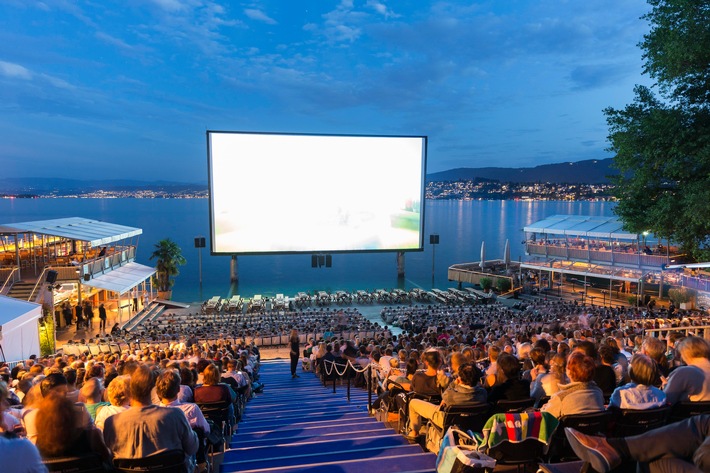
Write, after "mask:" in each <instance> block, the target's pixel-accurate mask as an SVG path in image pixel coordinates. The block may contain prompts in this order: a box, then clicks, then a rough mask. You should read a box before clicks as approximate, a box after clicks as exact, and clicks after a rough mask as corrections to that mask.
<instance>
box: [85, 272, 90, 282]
mask: <svg viewBox="0 0 710 473" xmlns="http://www.w3.org/2000/svg"><path fill="white" fill-rule="evenodd" d="M84 281H91V274H89V273H86V274H85V275H84Z"/></svg>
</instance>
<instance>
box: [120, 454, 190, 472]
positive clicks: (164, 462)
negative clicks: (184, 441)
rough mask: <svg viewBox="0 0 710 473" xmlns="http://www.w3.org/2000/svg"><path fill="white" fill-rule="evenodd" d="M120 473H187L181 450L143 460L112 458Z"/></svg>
mask: <svg viewBox="0 0 710 473" xmlns="http://www.w3.org/2000/svg"><path fill="white" fill-rule="evenodd" d="M113 464H114V466H115V467H116V470H118V471H119V472H121V473H188V472H187V467H186V465H185V454H184V453H183V451H182V450H168V451H166V452H162V453H156V454H155V455H150V456H147V457H145V458H114V459H113Z"/></svg>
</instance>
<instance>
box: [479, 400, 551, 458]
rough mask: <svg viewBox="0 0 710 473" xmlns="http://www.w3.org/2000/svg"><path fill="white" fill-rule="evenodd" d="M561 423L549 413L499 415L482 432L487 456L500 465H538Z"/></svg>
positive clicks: (492, 418)
mask: <svg viewBox="0 0 710 473" xmlns="http://www.w3.org/2000/svg"><path fill="white" fill-rule="evenodd" d="M558 424H559V421H558V420H557V419H556V418H555V416H553V415H552V414H550V413H547V412H539V411H536V412H521V413H513V412H509V413H497V414H493V416H492V417H491V418H490V419H488V421H487V422H486V425H485V427H484V429H483V435H484V442H485V443H486V445H487V446H488V455H490V456H491V457H493V458H495V459H496V460H497V461H498V463H500V464H507V465H525V464H530V463H538V462H540V461H541V460H542V458H543V455H544V454H545V452H546V451H547V446H548V445H549V443H550V441H551V439H552V438H553V434H554V432H555V430H556V429H557V426H558Z"/></svg>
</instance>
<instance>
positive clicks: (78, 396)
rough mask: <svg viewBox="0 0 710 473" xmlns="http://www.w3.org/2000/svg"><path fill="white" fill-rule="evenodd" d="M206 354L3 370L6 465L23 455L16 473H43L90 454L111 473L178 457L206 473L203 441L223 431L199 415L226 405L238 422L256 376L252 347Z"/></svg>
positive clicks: (70, 360) (126, 356)
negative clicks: (129, 462)
mask: <svg viewBox="0 0 710 473" xmlns="http://www.w3.org/2000/svg"><path fill="white" fill-rule="evenodd" d="M208 348H209V349H208V350H203V349H202V348H201V347H199V346H197V345H195V346H193V347H190V348H183V349H164V350H158V349H153V348H150V347H146V348H145V349H144V350H141V351H135V352H129V351H128V350H127V351H126V352H125V353H123V354H121V355H120V356H117V355H113V354H100V355H97V356H92V355H80V356H74V355H61V354H58V355H56V356H53V357H47V358H40V359H37V358H35V357H33V358H31V359H29V360H27V361H26V362H24V363H20V364H18V365H17V366H15V367H14V368H13V369H12V370H10V369H9V368H8V367H7V366H3V367H0V376H1V377H2V380H1V381H0V434H2V435H0V452H1V454H2V455H3V459H4V458H6V457H7V456H9V453H8V452H9V451H10V450H9V449H10V448H13V449H17V450H16V451H18V452H25V453H23V454H24V455H25V456H26V461H25V462H23V464H22V465H17V468H16V469H12V470H11V471H18V472H21V471H30V472H34V471H38V472H39V471H47V470H46V468H45V466H44V465H43V464H42V462H41V459H44V460H50V459H57V458H66V457H76V456H85V455H89V456H94V457H95V458H97V459H98V461H101V462H103V464H104V465H105V466H106V468H110V467H111V464H112V463H115V462H117V461H121V459H132V458H145V457H148V456H150V455H153V454H156V453H161V452H165V451H168V450H177V451H181V452H182V454H183V455H184V462H183V464H184V470H183V471H186V472H190V473H192V472H193V471H200V470H201V468H204V467H206V465H205V464H202V465H199V466H200V467H201V468H197V467H198V465H197V463H196V460H197V456H196V454H197V452H198V449H199V448H200V441H199V440H198V439H200V438H201V439H204V438H205V436H206V435H207V434H209V433H210V430H211V429H212V428H217V427H214V424H212V423H211V421H210V419H209V416H207V418H206V416H205V415H203V413H202V409H204V406H209V405H210V403H212V402H214V401H220V400H221V401H225V407H226V408H227V411H228V413H229V416H228V417H229V421H230V422H231V423H232V424H233V423H234V422H236V418H237V417H238V414H239V412H238V411H239V410H240V409H241V407H242V406H241V404H240V403H238V402H237V401H238V400H239V396H244V397H247V396H249V395H250V388H251V385H252V383H253V382H254V380H255V379H256V378H258V369H259V360H258V356H257V355H256V354H255V353H254V352H252V351H250V350H249V349H248V347H245V346H233V345H231V344H224V345H223V346H217V345H215V346H212V347H208ZM231 386H234V387H235V388H236V391H235V390H233V389H232V387H231ZM244 401H245V402H246V399H244ZM229 427H231V425H230V426H229ZM198 433H199V435H198ZM22 439H24V440H22ZM6 453H8V454H7V455H6ZM37 459H40V460H39V461H37ZM3 462H4V460H3ZM4 466H6V464H3V467H4ZM13 468H14V465H13ZM196 468H197V469H196ZM0 469H1V468H0Z"/></svg>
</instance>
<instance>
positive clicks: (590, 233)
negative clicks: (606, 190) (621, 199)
mask: <svg viewBox="0 0 710 473" xmlns="http://www.w3.org/2000/svg"><path fill="white" fill-rule="evenodd" d="M523 231H525V232H528V233H543V234H548V235H569V236H583V237H589V238H610V239H617V240H634V241H636V240H637V239H638V234H636V233H630V232H627V231H625V230H624V224H623V223H622V222H621V220H619V219H617V218H615V217H592V216H588V215H553V216H551V217H547V218H546V219H544V220H540V221H539V222H535V223H533V224H531V225H529V226H527V227H525V228H524V229H523Z"/></svg>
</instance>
